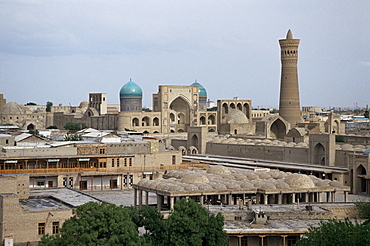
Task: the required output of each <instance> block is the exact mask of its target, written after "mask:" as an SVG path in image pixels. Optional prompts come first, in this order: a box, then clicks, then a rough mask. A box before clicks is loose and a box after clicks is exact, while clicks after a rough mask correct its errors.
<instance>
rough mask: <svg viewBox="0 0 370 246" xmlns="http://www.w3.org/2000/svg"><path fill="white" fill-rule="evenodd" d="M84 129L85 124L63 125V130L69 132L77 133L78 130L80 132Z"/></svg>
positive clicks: (68, 123) (69, 123)
mask: <svg viewBox="0 0 370 246" xmlns="http://www.w3.org/2000/svg"><path fill="white" fill-rule="evenodd" d="M84 128H86V124H85V123H72V122H67V124H65V126H64V129H66V130H70V131H79V130H82V129H84Z"/></svg>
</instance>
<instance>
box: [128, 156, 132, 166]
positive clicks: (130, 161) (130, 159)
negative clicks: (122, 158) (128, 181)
mask: <svg viewBox="0 0 370 246" xmlns="http://www.w3.org/2000/svg"><path fill="white" fill-rule="evenodd" d="M128 161H129V166H130V167H131V166H132V158H131V157H130V158H129V159H128Z"/></svg>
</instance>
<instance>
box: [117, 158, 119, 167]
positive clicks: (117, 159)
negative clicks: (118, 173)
mask: <svg viewBox="0 0 370 246" xmlns="http://www.w3.org/2000/svg"><path fill="white" fill-rule="evenodd" d="M117 167H119V159H117Z"/></svg>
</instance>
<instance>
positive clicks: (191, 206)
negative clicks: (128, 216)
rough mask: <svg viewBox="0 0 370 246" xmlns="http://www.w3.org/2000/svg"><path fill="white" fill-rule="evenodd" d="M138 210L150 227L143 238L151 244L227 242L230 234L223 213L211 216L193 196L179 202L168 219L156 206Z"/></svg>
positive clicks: (213, 245)
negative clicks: (224, 227) (225, 225)
mask: <svg viewBox="0 0 370 246" xmlns="http://www.w3.org/2000/svg"><path fill="white" fill-rule="evenodd" d="M139 213H140V215H141V216H142V218H143V219H142V224H143V226H144V227H145V229H146V230H147V234H146V235H144V238H145V239H146V242H147V243H148V244H150V245H155V246H157V245H158V246H159V245H168V246H178V245H181V246H190V245H191V246H202V245H207V246H216V245H217V246H225V245H228V236H227V234H226V233H225V232H224V231H223V225H224V222H223V221H224V218H223V216H222V215H221V214H217V215H216V216H214V215H210V216H209V215H208V212H207V210H206V209H205V208H204V207H202V206H201V205H200V204H198V203H196V202H195V201H193V200H192V199H182V200H180V201H178V202H177V203H176V204H175V206H174V210H173V212H172V213H171V214H170V215H169V217H168V220H163V216H162V215H161V214H160V213H159V212H158V211H156V209H155V208H150V207H144V208H143V209H141V210H140V212H139Z"/></svg>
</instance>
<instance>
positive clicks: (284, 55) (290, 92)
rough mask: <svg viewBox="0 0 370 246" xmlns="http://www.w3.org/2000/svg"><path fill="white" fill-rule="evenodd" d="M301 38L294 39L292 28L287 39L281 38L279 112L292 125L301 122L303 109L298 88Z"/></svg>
mask: <svg viewBox="0 0 370 246" xmlns="http://www.w3.org/2000/svg"><path fill="white" fill-rule="evenodd" d="M299 41H300V40H299V39H293V34H292V31H290V29H289V30H288V33H287V34H286V39H280V40H279V44H280V49H281V83H280V104H279V114H280V116H281V117H283V118H284V120H286V121H288V122H289V123H290V125H291V127H294V125H295V124H296V123H297V122H301V110H300V103H299V89H298V69H297V63H298V45H299Z"/></svg>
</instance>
